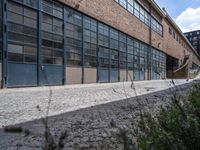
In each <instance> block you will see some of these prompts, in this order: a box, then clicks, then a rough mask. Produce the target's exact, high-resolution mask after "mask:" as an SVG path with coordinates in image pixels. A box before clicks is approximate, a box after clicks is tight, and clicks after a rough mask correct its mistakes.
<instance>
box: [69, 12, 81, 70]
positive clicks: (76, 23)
mask: <svg viewBox="0 0 200 150" xmlns="http://www.w3.org/2000/svg"><path fill="white" fill-rule="evenodd" d="M65 9H66V11H65V12H66V14H65V15H66V26H65V30H66V37H65V40H66V43H67V65H68V66H82V61H81V60H82V59H81V58H82V57H81V55H82V33H83V31H82V30H83V29H82V15H81V14H80V13H78V12H76V11H74V10H72V9H70V8H65Z"/></svg>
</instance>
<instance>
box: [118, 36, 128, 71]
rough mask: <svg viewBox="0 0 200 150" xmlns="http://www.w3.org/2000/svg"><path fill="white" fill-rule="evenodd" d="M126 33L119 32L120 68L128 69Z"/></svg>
mask: <svg viewBox="0 0 200 150" xmlns="http://www.w3.org/2000/svg"><path fill="white" fill-rule="evenodd" d="M126 53H127V52H126V35H125V34H123V33H119V61H120V69H126Z"/></svg>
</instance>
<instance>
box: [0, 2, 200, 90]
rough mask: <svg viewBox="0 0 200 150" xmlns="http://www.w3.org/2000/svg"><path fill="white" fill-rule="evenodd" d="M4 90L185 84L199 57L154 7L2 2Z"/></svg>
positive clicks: (148, 4)
mask: <svg viewBox="0 0 200 150" xmlns="http://www.w3.org/2000/svg"><path fill="white" fill-rule="evenodd" d="M0 10H2V11H1V12H0V24H1V26H0V31H1V32H0V33H1V36H0V45H1V47H0V54H1V57H0V58H1V63H0V66H1V67H0V80H1V85H2V87H22V86H43V85H64V84H84V83H105V82H119V81H130V80H152V79H162V78H166V77H169V78H170V77H172V78H185V77H187V76H188V70H189V68H191V67H192V66H193V65H194V64H195V65H196V66H198V67H199V66H200V60H199V55H198V54H197V53H196V51H195V50H194V48H193V47H192V45H191V44H190V43H189V42H188V40H187V39H186V37H185V36H184V34H183V33H182V31H181V30H180V29H179V27H178V26H177V25H176V23H175V22H174V21H173V20H172V19H171V17H170V16H169V15H168V14H167V12H166V11H164V10H161V9H160V8H159V6H158V5H157V4H156V3H155V2H154V1H153V0H92V1H88V0H28V1H27V0H20V1H19V0H2V1H0Z"/></svg>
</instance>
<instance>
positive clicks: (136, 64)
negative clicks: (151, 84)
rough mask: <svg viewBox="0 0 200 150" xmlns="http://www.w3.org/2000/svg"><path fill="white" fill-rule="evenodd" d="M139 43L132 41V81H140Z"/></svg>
mask: <svg viewBox="0 0 200 150" xmlns="http://www.w3.org/2000/svg"><path fill="white" fill-rule="evenodd" d="M139 70H140V43H139V42H138V41H136V40H135V41H134V79H135V80H140V74H139Z"/></svg>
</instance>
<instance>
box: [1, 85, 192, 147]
mask: <svg viewBox="0 0 200 150" xmlns="http://www.w3.org/2000/svg"><path fill="white" fill-rule="evenodd" d="M152 83H153V81H152ZM152 83H151V85H152ZM139 85H141V83H140V84H139ZM139 85H136V87H139ZM154 85H155V83H154ZM163 85H164V82H162V84H161V83H160V86H162V87H160V86H159V90H160V89H162V88H163V87H164V86H163ZM129 86H130V83H126V86H125V87H126V90H127V93H128V94H130V93H132V90H131V89H129V88H128V87H129ZM146 86H148V87H149V84H148V82H145V83H144V85H143V86H142V85H141V87H146ZM78 87H79V86H78ZM78 87H73V88H72V87H70V88H69V87H63V88H60V87H59V88H56V87H55V88H54V93H53V95H54V96H58V95H60V94H61V95H60V96H59V98H62V100H65V101H64V102H62V101H60V100H59V99H58V100H57V101H56V99H54V102H53V105H52V108H51V109H53V110H54V111H57V112H59V109H63V110H62V112H64V111H67V109H68V107H70V105H72V106H73V107H74V108H75V106H74V105H75V104H74V103H75V102H76V103H77V102H78V103H79V105H77V107H76V108H79V107H80V106H81V104H82V105H84V104H85V103H90V101H92V102H93V104H99V103H100V101H103V100H104V98H106V101H105V102H106V104H102V105H97V106H93V107H88V108H84V109H80V110H76V111H71V112H67V113H63V114H60V115H56V116H52V117H50V118H49V121H48V122H49V123H48V125H49V127H50V131H51V133H52V135H53V138H54V139H55V141H56V142H58V139H59V137H60V135H61V133H62V132H64V131H66V132H67V135H66V138H65V140H64V142H63V143H64V149H66V150H128V149H131V150H136V148H135V144H134V143H135V133H136V132H137V120H138V118H139V117H140V111H142V112H144V111H148V112H149V113H152V114H154V113H157V112H158V111H159V109H160V106H161V105H166V104H168V103H169V102H170V97H171V96H172V95H173V92H175V91H176V93H177V94H180V95H182V96H183V97H185V96H186V95H187V92H188V91H189V90H190V89H191V84H184V85H180V86H178V87H173V88H170V89H168V90H164V91H159V92H153V93H151V94H146V95H142V96H138V97H132V98H129V99H125V100H120V101H115V102H110V103H107V102H109V101H112V100H109V98H115V100H117V99H120V98H123V96H121V95H123V94H116V92H112V91H113V89H112V88H113V87H114V89H115V90H116V91H118V92H123V90H122V89H121V84H112V85H101V86H99V85H90V86H86V87H85V86H84V88H83V87H81V88H78ZM94 87H96V88H94ZM82 88H83V89H82ZM149 88H150V87H149ZM40 89H41V90H39V91H40V92H41V93H40V92H38V89H33V88H31V89H29V90H28V91H29V93H27V90H25V91H26V92H25V91H24V93H23V92H22V89H17V90H16V89H15V90H14V91H16V93H15V94H13V95H12V96H13V97H15V98H16V99H18V100H19V101H20V100H21V99H20V96H19V95H20V94H21V95H23V96H24V97H25V96H28V95H30V93H31V96H29V98H30V99H29V100H26V103H25V104H24V103H23V101H25V100H23V101H20V103H19V104H18V105H20V104H21V105H23V106H24V107H25V108H26V109H31V107H30V104H29V103H31V105H33V106H32V109H33V110H30V111H31V113H33V115H38V116H39V115H41V114H42V113H41V114H37V110H36V108H35V105H37V104H38V102H40V100H42V99H39V98H38V95H42V94H43V93H45V92H44V91H46V88H44V89H43V88H40ZM61 89H62V90H61ZM72 89H73V90H72ZM151 89H152V87H151ZM154 90H156V89H154ZM9 91H10V92H11V91H13V90H9ZM55 91H56V92H55ZM7 92H8V91H7ZM46 92H47V93H48V90H47V91H46ZM72 92H73V93H72ZM94 92H97V93H94ZM98 92H100V93H98ZM138 92H139V91H138ZM140 92H141V91H140ZM2 93H3V92H2ZM2 93H1V94H2ZM74 93H77V94H78V95H76V96H74V95H73V94H74ZM141 93H142V92H141ZM141 93H140V94H141ZM25 94H28V95H25ZM65 94H66V95H65ZM111 94H112V95H111ZM47 95H48V94H47ZM132 95H134V94H132ZM132 95H130V96H132ZM5 96H6V94H5ZM78 96H79V98H77V97H78ZM81 96H82V97H81ZM86 96H87V97H90V98H91V99H87V97H86ZM94 96H96V101H97V102H95V101H94V100H93V98H94ZM120 96H121V97H120ZM6 97H7V96H6ZM17 97H18V98H17ZM10 98H11V96H10ZM35 98H37V99H36V100H37V102H35V101H34V100H35ZM44 98H47V96H44V97H43V99H44ZM69 98H71V99H73V100H74V102H73V101H72V100H71V101H70V104H69V105H67V104H66V103H68V101H69V100H70V99H69ZM83 99H84V103H81V101H82V100H83ZM7 100H9V99H7ZM29 101H30V102H29ZM55 101H56V102H55ZM61 102H62V104H58V103H61ZM42 103H44V106H45V105H46V101H43V102H40V105H41V104H42ZM55 104H56V105H58V106H55ZM18 105H16V106H18ZM88 105H89V104H88ZM16 106H15V107H16ZM65 107H66V109H65ZM8 108H9V107H8V106H7V109H8ZM20 108H21V107H20ZM9 109H11V108H9ZM18 109H19V108H16V110H15V113H18V111H20V109H19V110H18ZM26 109H24V110H23V111H26V113H27V112H28V110H26ZM21 110H22V108H21ZM31 113H30V112H29V113H28V114H29V117H30V116H31ZM12 115H14V113H12ZM20 115H23V113H21V114H16V115H15V117H16V116H19V117H21V116H20ZM27 116H28V115H27ZM10 117H11V118H13V117H12V116H11V115H10ZM21 118H22V117H21ZM24 118H25V120H26V115H24ZM8 120H11V119H9V118H8ZM12 121H14V122H16V121H15V120H14V118H13V119H12ZM15 127H18V128H19V127H20V128H22V129H23V131H28V132H19V133H8V132H4V129H0V150H18V149H19V150H42V147H43V146H44V139H45V138H44V124H43V123H42V121H41V120H40V119H39V120H33V121H30V122H26V123H22V124H18V125H16V126H15ZM124 136H125V137H126V138H124ZM124 139H126V142H124ZM125 143H126V145H127V143H129V144H128V145H129V148H128V149H127V148H124V146H125Z"/></svg>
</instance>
